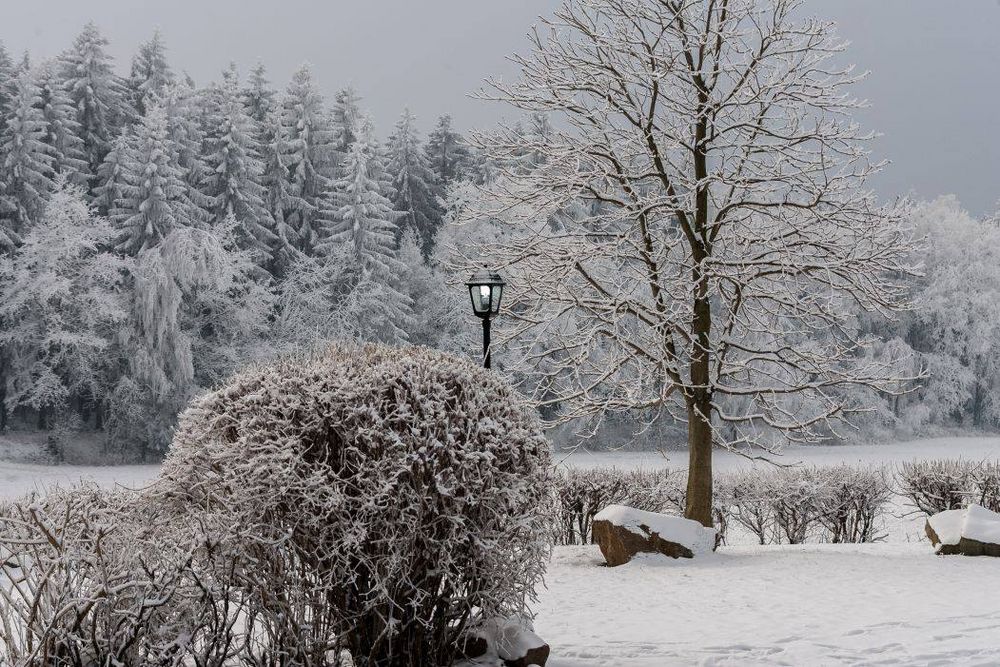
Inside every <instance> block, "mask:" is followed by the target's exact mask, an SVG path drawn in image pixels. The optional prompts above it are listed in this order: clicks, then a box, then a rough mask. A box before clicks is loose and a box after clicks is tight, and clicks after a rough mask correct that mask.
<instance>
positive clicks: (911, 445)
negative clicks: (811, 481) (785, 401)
mask: <svg viewBox="0 0 1000 667" xmlns="http://www.w3.org/2000/svg"><path fill="white" fill-rule="evenodd" d="M554 456H555V458H556V460H557V461H559V462H560V463H562V464H563V465H566V466H570V467H574V468H597V467H603V466H613V467H616V468H623V469H635V468H647V469H652V468H686V467H687V451H686V450H683V451H664V452H662V453H661V452H591V451H587V450H585V449H583V448H578V449H576V450H574V451H564V452H557V453H556V454H555V455H554ZM940 458H961V459H968V460H973V461H980V460H986V459H1000V437H996V436H993V437H947V438H925V439H923V440H912V441H909V442H894V443H890V444H877V445H839V446H838V445H831V446H826V445H822V446H791V447H785V448H784V449H783V450H782V451H781V453H780V455H779V456H777V457H771V459H772V460H773V461H774V462H776V463H781V464H782V465H791V464H796V463H804V464H810V465H835V464H839V463H851V464H884V465H893V464H897V463H902V462H904V461H913V460H921V459H924V460H926V459H940ZM751 465H757V466H762V465H769V464H768V463H766V462H763V461H751V460H749V459H747V458H746V457H743V456H740V455H738V454H733V453H731V452H725V451H717V452H715V455H714V461H713V467H714V468H715V470H716V471H717V472H725V471H727V470H735V469H737V468H743V467H746V466H751Z"/></svg>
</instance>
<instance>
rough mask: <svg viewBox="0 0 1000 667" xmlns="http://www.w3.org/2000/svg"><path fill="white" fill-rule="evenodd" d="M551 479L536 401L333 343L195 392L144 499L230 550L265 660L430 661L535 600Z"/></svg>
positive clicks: (545, 546) (394, 353)
mask: <svg viewBox="0 0 1000 667" xmlns="http://www.w3.org/2000/svg"><path fill="white" fill-rule="evenodd" d="M551 474H552V473H551V469H550V462H549V446H548V443H547V442H546V440H545V439H544V437H543V436H542V434H541V432H540V430H539V426H538V422H537V419H536V417H535V415H534V412H533V411H532V410H531V409H530V407H529V406H528V405H526V404H525V402H524V401H523V400H522V399H521V398H520V397H519V396H518V395H517V394H515V393H514V392H513V391H512V390H511V389H510V388H509V387H508V386H507V385H506V384H505V383H504V382H502V381H501V380H500V379H498V378H497V376H496V375H495V374H493V373H491V372H489V371H485V370H483V369H481V368H478V367H476V366H474V365H472V364H471V363H468V362H465V361H462V360H459V359H456V358H454V357H451V356H448V355H446V354H443V353H439V352H434V351H431V350H427V349H423V348H403V349H399V348H392V347H386V346H378V345H363V346H362V345H354V344H337V345H334V346H332V347H330V348H329V349H327V350H326V351H324V352H322V353H319V354H316V355H313V356H309V357H304V358H295V359H286V360H282V361H279V362H277V363H274V364H272V365H267V366H261V367H257V368H253V369H250V370H247V371H245V372H243V373H242V374H240V375H238V376H237V377H236V378H234V379H233V380H232V381H231V382H230V384H229V385H228V386H226V387H224V388H222V389H219V390H217V391H215V392H213V393H211V394H208V395H206V396H204V397H202V398H200V399H198V400H197V401H195V402H194V403H193V404H192V406H191V407H190V408H189V409H188V410H187V411H186V412H185V413H184V414H183V415H182V417H181V419H180V423H179V425H178V430H177V432H176V435H175V437H174V442H173V446H172V448H171V450H170V452H169V454H168V456H167V459H166V461H165V464H164V468H163V475H162V479H161V480H160V482H159V483H158V485H157V493H158V494H159V495H160V497H161V498H162V502H163V503H164V504H165V506H167V507H169V508H170V510H171V511H174V512H177V513H178V516H180V517H186V518H187V520H190V521H195V522H198V523H199V524H200V525H203V526H205V527H206V530H207V531H209V532H210V533H213V534H215V535H216V536H217V540H218V546H217V547H215V551H216V552H217V551H219V550H223V549H224V550H226V551H227V552H228V553H238V554H240V563H239V565H238V566H233V568H232V570H233V573H234V574H233V576H234V577H236V578H238V579H240V581H242V582H243V585H244V587H245V589H246V594H247V595H251V596H255V597H256V599H257V607H256V608H255V614H254V619H253V620H254V622H255V623H257V624H259V625H260V626H261V627H263V628H265V630H264V631H262V632H261V636H263V637H265V638H269V639H267V641H270V642H272V644H274V645H275V646H276V647H278V646H279V644H280V647H279V648H275V649H274V650H273V651H272V653H274V654H275V655H272V656H271V657H277V658H280V659H282V660H283V661H287V660H291V661H292V662H295V663H296V664H327V663H325V662H324V660H328V659H329V658H330V656H331V655H333V656H338V655H341V651H342V650H346V651H349V652H350V654H351V656H352V658H353V661H354V663H355V664H357V665H411V664H420V665H440V664H448V663H449V662H450V660H451V659H452V657H453V651H454V648H453V647H454V646H455V644H456V643H457V640H458V638H459V635H461V633H462V632H463V630H464V629H465V628H467V627H469V625H470V624H473V623H475V622H476V621H477V620H479V619H480V618H482V617H492V616H499V615H504V616H506V615H509V614H511V613H516V612H523V611H524V609H525V605H526V603H527V601H528V600H530V599H532V598H533V597H534V587H535V585H536V583H537V582H538V581H539V580H540V578H541V576H542V574H543V569H544V563H545V562H546V561H547V558H548V552H549V548H550V547H549V539H550V538H549V536H550V531H551V528H552V525H551V523H550V522H551V516H552V515H553V512H552V508H551V506H550V503H551V493H550V491H551ZM289 647H291V648H289ZM279 653H280V655H277V654H279ZM335 659H337V658H335Z"/></svg>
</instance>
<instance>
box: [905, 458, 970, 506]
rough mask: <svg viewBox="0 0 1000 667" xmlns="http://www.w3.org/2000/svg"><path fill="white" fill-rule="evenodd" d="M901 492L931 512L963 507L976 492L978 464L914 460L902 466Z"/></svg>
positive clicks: (913, 502) (916, 504)
mask: <svg viewBox="0 0 1000 667" xmlns="http://www.w3.org/2000/svg"><path fill="white" fill-rule="evenodd" d="M899 483H900V487H901V488H900V491H901V493H902V495H903V496H904V497H906V499H907V500H908V501H909V502H910V504H911V505H913V506H914V507H915V508H917V509H918V510H920V511H921V512H924V513H925V514H928V515H933V514H937V513H938V512H944V511H945V510H953V509H960V508H962V507H964V506H965V505H966V504H967V503H968V501H969V498H971V497H973V496H974V495H975V493H976V486H977V484H976V464H975V463H972V462H970V461H961V460H948V459H939V460H933V461H912V462H909V463H904V464H902V466H900V469H899Z"/></svg>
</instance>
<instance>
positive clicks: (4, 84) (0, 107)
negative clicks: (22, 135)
mask: <svg viewBox="0 0 1000 667" xmlns="http://www.w3.org/2000/svg"><path fill="white" fill-rule="evenodd" d="M15 80H16V77H15V76H14V61H13V60H11V58H10V54H9V53H7V47H5V46H4V44H3V42H0V132H3V130H4V127H6V125H7V113H8V110H9V109H10V103H11V100H12V99H14V90H15Z"/></svg>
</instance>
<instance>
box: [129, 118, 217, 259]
mask: <svg viewBox="0 0 1000 667" xmlns="http://www.w3.org/2000/svg"><path fill="white" fill-rule="evenodd" d="M135 131H136V136H135V138H134V140H132V141H130V142H129V143H128V145H127V146H126V147H125V151H124V157H123V159H122V162H121V172H120V173H121V181H122V184H121V186H120V187H121V192H122V197H121V198H120V199H119V200H118V206H117V207H116V208H115V209H113V210H112V213H111V218H112V220H113V221H114V223H115V227H116V228H117V229H118V236H117V238H116V241H115V246H116V248H117V249H118V250H119V251H120V252H123V253H126V254H130V255H136V254H138V253H139V252H141V251H142V250H145V249H147V248H152V247H155V246H157V245H158V244H159V243H160V242H162V241H163V239H164V238H166V236H167V234H169V233H170V232H171V230H173V229H174V228H175V227H179V226H191V225H197V220H196V219H195V217H194V213H193V209H194V205H193V204H192V202H191V201H190V200H189V199H188V197H187V188H186V186H185V184H184V179H183V171H182V170H181V168H180V167H179V166H178V165H177V150H176V147H175V145H174V143H173V142H172V141H171V139H170V136H169V130H168V127H167V114H166V112H165V111H164V110H163V109H162V108H160V107H153V108H151V109H150V110H149V111H148V112H147V113H146V115H145V116H143V118H142V120H141V121H140V123H139V125H137V126H136V129H135Z"/></svg>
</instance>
